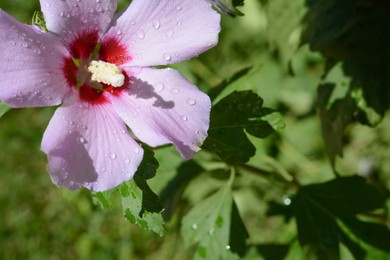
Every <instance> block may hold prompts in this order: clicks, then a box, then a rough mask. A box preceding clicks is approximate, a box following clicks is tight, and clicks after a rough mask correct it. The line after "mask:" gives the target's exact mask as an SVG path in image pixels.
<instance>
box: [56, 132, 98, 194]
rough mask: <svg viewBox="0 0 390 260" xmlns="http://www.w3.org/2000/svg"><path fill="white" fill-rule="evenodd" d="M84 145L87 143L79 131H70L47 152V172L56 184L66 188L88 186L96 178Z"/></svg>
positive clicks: (96, 174) (96, 175)
mask: <svg viewBox="0 0 390 260" xmlns="http://www.w3.org/2000/svg"><path fill="white" fill-rule="evenodd" d="M81 140H82V141H81ZM86 146H88V143H87V142H86V141H85V140H84V139H82V136H81V135H80V133H78V132H72V133H70V134H68V135H67V136H66V137H65V138H64V139H63V140H62V142H61V143H60V144H58V145H57V147H56V148H55V149H54V150H52V151H51V152H50V153H49V154H48V158H49V166H48V167H49V172H50V175H51V178H52V181H53V182H54V183H55V184H56V185H58V186H64V187H66V188H68V189H78V188H80V187H87V188H88V187H91V186H92V185H93V184H94V183H95V182H96V181H97V180H98V173H97V171H96V169H95V167H94V165H93V160H92V158H91V157H90V155H89V153H88V150H87V148H86Z"/></svg>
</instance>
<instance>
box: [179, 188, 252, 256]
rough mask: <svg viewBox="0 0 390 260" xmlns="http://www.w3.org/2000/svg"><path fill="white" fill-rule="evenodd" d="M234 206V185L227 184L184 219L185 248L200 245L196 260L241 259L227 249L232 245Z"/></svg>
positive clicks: (182, 231) (182, 228)
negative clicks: (231, 257) (232, 187)
mask: <svg viewBox="0 0 390 260" xmlns="http://www.w3.org/2000/svg"><path fill="white" fill-rule="evenodd" d="M232 206H233V197H232V192H231V186H230V185H225V186H224V187H222V188H221V189H220V190H219V191H217V192H216V193H214V194H213V195H211V196H210V197H208V198H207V199H205V200H203V201H202V202H200V203H199V204H197V205H196V206H195V207H194V208H193V209H192V210H191V211H190V212H189V213H188V214H187V215H186V216H185V217H184V218H183V221H182V226H181V234H182V237H183V239H184V244H185V246H186V247H190V246H192V245H193V244H196V243H198V250H197V251H196V253H195V259H227V254H228V255H229V256H233V257H234V258H233V259H236V258H237V259H238V257H237V256H235V255H234V254H233V253H232V252H230V251H229V250H226V246H227V245H230V246H231V244H230V242H231V241H230V233H231V225H232V223H231V220H232ZM244 242H245V240H244ZM229 259H230V258H229Z"/></svg>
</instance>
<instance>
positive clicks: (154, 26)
mask: <svg viewBox="0 0 390 260" xmlns="http://www.w3.org/2000/svg"><path fill="white" fill-rule="evenodd" d="M160 26H161V23H160V21H159V20H156V21H154V22H153V28H154V29H156V30H158V29H160Z"/></svg>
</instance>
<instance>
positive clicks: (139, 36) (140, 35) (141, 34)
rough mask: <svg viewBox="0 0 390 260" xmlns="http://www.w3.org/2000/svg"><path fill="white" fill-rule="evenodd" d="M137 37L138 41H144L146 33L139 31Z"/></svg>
mask: <svg viewBox="0 0 390 260" xmlns="http://www.w3.org/2000/svg"><path fill="white" fill-rule="evenodd" d="M137 37H138V39H141V40H142V39H144V38H145V33H144V32H143V31H139V32H138V33H137Z"/></svg>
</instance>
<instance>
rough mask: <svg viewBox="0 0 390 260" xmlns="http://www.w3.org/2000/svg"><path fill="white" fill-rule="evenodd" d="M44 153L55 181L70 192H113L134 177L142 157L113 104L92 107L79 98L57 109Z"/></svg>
mask: <svg viewBox="0 0 390 260" xmlns="http://www.w3.org/2000/svg"><path fill="white" fill-rule="evenodd" d="M41 149H42V151H44V152H45V153H46V154H47V155H48V159H49V172H50V175H51V178H52V181H53V182H54V183H55V184H56V185H58V186H65V187H66V188H68V189H77V188H80V187H86V188H88V189H90V190H94V191H104V190H108V189H112V188H114V187H116V186H117V185H119V184H121V183H122V182H124V181H128V180H129V179H131V178H132V177H133V175H134V173H135V171H136V170H137V168H138V166H139V164H140V162H141V160H142V157H143V150H142V148H141V147H140V146H139V145H138V143H136V142H135V141H134V139H133V138H132V137H131V136H130V135H129V133H128V131H127V129H126V126H125V124H124V123H123V122H122V120H121V119H120V118H119V117H118V116H117V115H116V113H115V111H114V109H113V108H112V105H111V104H109V103H105V104H101V105H91V104H89V103H86V102H81V101H80V100H79V99H78V97H77V95H73V96H72V97H70V98H69V100H67V102H66V103H64V105H63V106H61V107H60V108H58V109H57V111H56V113H55V114H54V116H53V118H52V119H51V121H50V123H49V126H48V127H47V129H46V132H45V134H44V136H43V140H42V147H41Z"/></svg>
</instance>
